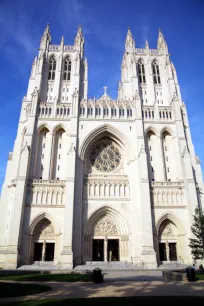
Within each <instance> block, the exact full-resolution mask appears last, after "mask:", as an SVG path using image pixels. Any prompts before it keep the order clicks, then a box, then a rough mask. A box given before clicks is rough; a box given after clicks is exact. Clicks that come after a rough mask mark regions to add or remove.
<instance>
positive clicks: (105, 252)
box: [104, 236, 108, 261]
mask: <svg viewBox="0 0 204 306" xmlns="http://www.w3.org/2000/svg"><path fill="white" fill-rule="evenodd" d="M107 252H108V238H107V236H105V239H104V261H108V256H107Z"/></svg>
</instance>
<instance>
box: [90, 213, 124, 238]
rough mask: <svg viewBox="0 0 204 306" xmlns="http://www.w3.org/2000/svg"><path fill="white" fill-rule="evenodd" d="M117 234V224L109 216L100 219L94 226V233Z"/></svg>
mask: <svg viewBox="0 0 204 306" xmlns="http://www.w3.org/2000/svg"><path fill="white" fill-rule="evenodd" d="M117 234H118V230H117V227H116V225H115V224H114V223H113V221H112V220H111V219H109V218H108V217H105V218H103V219H102V220H100V221H99V222H98V223H97V224H96V226H95V228H94V235H117Z"/></svg>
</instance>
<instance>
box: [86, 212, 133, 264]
mask: <svg viewBox="0 0 204 306" xmlns="http://www.w3.org/2000/svg"><path fill="white" fill-rule="evenodd" d="M84 233H85V237H84V259H85V261H90V260H91V261H120V260H123V259H124V258H125V257H126V256H128V250H129V247H128V241H129V234H128V229H127V226H126V223H125V221H124V220H123V219H122V217H121V216H120V214H119V213H118V212H117V211H116V210H114V209H113V208H111V207H107V206H104V207H101V208H99V209H97V210H96V211H95V212H94V213H93V214H92V215H91V216H90V217H89V219H88V221H87V224H86V227H85V230H84Z"/></svg>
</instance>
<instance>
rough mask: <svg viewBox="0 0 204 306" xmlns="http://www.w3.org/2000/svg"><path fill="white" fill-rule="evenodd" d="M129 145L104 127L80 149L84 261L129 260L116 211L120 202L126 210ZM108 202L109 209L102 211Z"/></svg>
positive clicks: (121, 226) (125, 234)
mask: <svg viewBox="0 0 204 306" xmlns="http://www.w3.org/2000/svg"><path fill="white" fill-rule="evenodd" d="M130 146H131V145H130ZM130 146H128V145H127V143H126V139H125V138H124V137H123V135H121V134H120V132H119V131H118V130H117V129H115V128H114V127H112V126H110V125H103V126H101V127H99V128H98V129H95V130H93V131H92V133H91V134H89V135H88V136H87V138H86V139H85V140H84V142H83V143H82V145H81V147H80V150H79V156H80V158H81V160H82V163H83V194H82V199H83V204H82V206H83V217H82V225H81V226H82V228H81V232H82V233H85V235H84V236H82V250H83V251H82V252H83V262H86V261H92V260H94V261H95V260H101V261H108V260H110V261H119V260H120V261H125V260H128V259H129V258H128V255H129V253H128V252H129V251H128V250H129V249H128V243H129V242H128V241H129V236H128V231H127V229H126V225H124V221H120V220H121V219H122V218H121V217H120V214H119V211H120V209H119V210H118V212H117V210H116V209H118V208H120V207H121V204H119V203H121V202H120V201H123V203H124V204H123V205H124V206H126V207H127V209H129V203H130V198H131V192H130V185H129V179H128V158H130V156H129V155H128V154H129V153H130V151H131V150H129V148H130ZM116 199H117V201H118V203H116ZM107 201H108V204H109V205H110V206H109V207H108V208H107V209H105V208H104V206H103V208H101V205H104V203H107ZM110 207H111V208H110ZM120 213H121V212H120ZM75 222H77V219H76V220H75ZM105 228H108V229H107V230H106V229H105ZM110 228H111V229H112V230H111V231H109V229H110ZM121 228H122V229H124V228H125V230H122V229H121ZM99 229H100V230H99ZM99 232H100V234H101V235H99ZM102 232H103V233H102ZM95 240H96V241H95Z"/></svg>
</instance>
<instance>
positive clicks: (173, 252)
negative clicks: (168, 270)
mask: <svg viewBox="0 0 204 306" xmlns="http://www.w3.org/2000/svg"><path fill="white" fill-rule="evenodd" d="M169 259H170V260H171V261H176V260H177V252H176V243H169Z"/></svg>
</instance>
